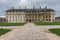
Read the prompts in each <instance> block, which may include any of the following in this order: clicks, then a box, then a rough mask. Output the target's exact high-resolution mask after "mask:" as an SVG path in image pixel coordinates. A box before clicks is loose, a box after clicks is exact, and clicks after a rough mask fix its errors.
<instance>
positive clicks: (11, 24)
mask: <svg viewBox="0 0 60 40" xmlns="http://www.w3.org/2000/svg"><path fill="white" fill-rule="evenodd" d="M24 24H26V23H0V26H22V25H24Z"/></svg>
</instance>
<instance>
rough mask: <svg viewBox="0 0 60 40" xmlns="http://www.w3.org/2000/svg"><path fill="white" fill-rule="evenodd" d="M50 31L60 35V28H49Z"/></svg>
mask: <svg viewBox="0 0 60 40" xmlns="http://www.w3.org/2000/svg"><path fill="white" fill-rule="evenodd" d="M49 31H50V32H52V33H54V34H56V35H58V36H60V28H55V29H49Z"/></svg>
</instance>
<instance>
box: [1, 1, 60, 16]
mask: <svg viewBox="0 0 60 40" xmlns="http://www.w3.org/2000/svg"><path fill="white" fill-rule="evenodd" d="M12 6H14V7H15V8H18V7H19V6H20V7H21V8H24V7H25V6H27V7H31V8H32V7H33V6H35V7H40V6H41V7H42V8H43V7H45V6H47V7H48V8H52V9H54V10H56V14H57V15H56V16H59V13H60V0H0V15H4V11H6V10H7V9H10V8H11V7H12Z"/></svg>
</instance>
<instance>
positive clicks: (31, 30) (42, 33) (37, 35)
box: [0, 23, 58, 40]
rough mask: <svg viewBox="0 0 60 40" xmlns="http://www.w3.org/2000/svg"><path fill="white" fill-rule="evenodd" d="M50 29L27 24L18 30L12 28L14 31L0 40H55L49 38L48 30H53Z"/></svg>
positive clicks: (17, 28)
mask: <svg viewBox="0 0 60 40" xmlns="http://www.w3.org/2000/svg"><path fill="white" fill-rule="evenodd" d="M48 27H49V26H48ZM48 27H45V26H41V27H40V26H35V25H34V24H33V23H27V24H26V25H24V26H21V27H16V28H14V27H12V28H13V31H11V32H9V33H7V34H6V35H5V36H2V37H0V40H50V39H51V40H53V38H50V39H49V38H48V37H49V36H48V34H47V32H46V30H47V29H49V28H52V27H49V28H48ZM53 28H54V27H53ZM50 37H51V36H50ZM57 40H58V39H57Z"/></svg>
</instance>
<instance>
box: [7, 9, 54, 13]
mask: <svg viewBox="0 0 60 40" xmlns="http://www.w3.org/2000/svg"><path fill="white" fill-rule="evenodd" d="M37 11H39V12H54V11H55V10H53V9H9V10H7V11H6V12H37Z"/></svg>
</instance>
